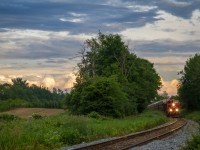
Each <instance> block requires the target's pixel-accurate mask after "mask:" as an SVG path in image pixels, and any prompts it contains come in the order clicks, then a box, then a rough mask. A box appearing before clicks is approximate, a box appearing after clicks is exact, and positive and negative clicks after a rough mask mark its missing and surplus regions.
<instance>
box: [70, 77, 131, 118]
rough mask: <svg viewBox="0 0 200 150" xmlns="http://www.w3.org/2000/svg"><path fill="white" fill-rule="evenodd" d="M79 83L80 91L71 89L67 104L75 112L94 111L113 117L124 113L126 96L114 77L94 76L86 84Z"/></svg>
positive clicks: (126, 103)
mask: <svg viewBox="0 0 200 150" xmlns="http://www.w3.org/2000/svg"><path fill="white" fill-rule="evenodd" d="M79 85H80V86H81V91H79V93H77V91H75V90H74V91H72V93H71V97H70V99H69V100H68V102H69V106H72V107H73V109H74V110H76V111H75V113H77V114H89V113H90V112H93V111H95V112H97V113H99V114H100V115H104V116H113V117H122V116H123V115H124V114H125V109H126V107H127V106H128V101H127V97H126V94H125V93H124V92H123V91H122V90H121V89H120V85H119V83H118V82H116V81H115V79H114V78H105V77H95V78H92V79H91V80H89V81H88V84H83V85H81V84H79ZM77 96H79V97H78V98H77ZM74 102H75V103H74ZM69 108H70V107H69ZM71 110H72V109H71Z"/></svg>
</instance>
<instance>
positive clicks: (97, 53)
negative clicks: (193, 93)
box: [67, 32, 161, 115]
mask: <svg viewBox="0 0 200 150" xmlns="http://www.w3.org/2000/svg"><path fill="white" fill-rule="evenodd" d="M80 54H81V58H82V59H81V62H80V63H78V67H79V70H78V73H77V78H76V84H75V86H74V88H73V89H72V92H71V95H68V98H67V101H68V107H69V109H70V110H71V111H72V112H79V111H78V110H84V108H83V107H86V105H84V103H87V106H88V105H89V104H91V105H92V101H90V102H91V103H88V101H87V99H86V98H84V99H83V98H81V97H82V94H83V93H84V92H83V91H85V90H86V89H87V88H85V87H88V86H89V87H90V85H91V84H92V85H93V87H94V86H97V87H98V84H94V83H93V82H91V81H92V80H93V78H97V77H103V79H104V80H108V79H109V78H110V77H113V76H114V77H115V78H116V82H117V84H119V85H120V88H119V89H120V90H121V92H118V93H121V94H122V95H123V93H125V95H126V97H127V99H128V104H129V105H128V106H127V105H126V106H125V105H124V106H122V107H123V108H125V107H126V109H125V111H123V113H124V114H123V115H131V114H134V113H136V112H142V111H143V110H144V109H145V108H146V106H147V104H148V103H149V102H150V101H151V100H152V99H154V98H155V96H156V95H157V90H158V89H159V88H160V85H161V83H160V77H159V76H158V74H157V73H156V71H155V69H154V67H153V64H152V63H150V62H149V61H147V60H145V59H142V58H139V57H137V56H136V55H135V54H133V53H130V51H129V48H128V46H127V45H126V44H125V43H124V42H123V41H122V39H121V37H120V36H119V35H118V34H109V35H105V34H103V33H101V32H99V34H98V37H97V38H92V39H88V40H86V42H85V43H84V46H83V49H82V50H81V51H80ZM106 78H108V79H106ZM117 84H113V86H116V85H117ZM94 89H96V87H94ZM101 90H102V91H101ZM94 91H95V90H91V92H94ZM100 91H101V92H103V88H100ZM114 91H117V90H114ZM118 91H119V90H118ZM86 93H89V92H88V91H87V92H86ZM118 93H117V92H115V93H114V92H113V93H112V94H111V95H110V97H111V98H112V99H114V96H115V95H118V96H119V94H118ZM84 94H85V93H84ZM85 95H87V94H85ZM90 95H92V94H91V93H90ZM93 95H95V92H94V93H93ZM122 95H121V96H122ZM119 97H120V96H119ZM122 97H123V96H122ZM87 98H89V97H87ZM93 98H94V97H93ZM89 99H91V97H90V98H89ZM97 99H98V101H100V100H99V98H97V97H96V98H94V100H93V101H96V100H97ZM127 99H126V98H125V99H124V100H123V99H120V101H121V103H122V104H123V103H124V104H127V102H126V100H127ZM102 100H103V99H102ZM107 102H108V101H107ZM114 102H117V101H114ZM109 105H115V104H114V103H109ZM88 107H89V106H88ZM108 108H109V109H111V108H114V107H112V106H110V107H108ZM102 109H103V111H104V112H106V111H107V112H111V111H109V110H105V109H104V108H103V107H102ZM103 111H102V112H101V114H102V113H103ZM87 113H89V112H87Z"/></svg>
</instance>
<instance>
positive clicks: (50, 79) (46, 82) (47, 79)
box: [42, 77, 56, 89]
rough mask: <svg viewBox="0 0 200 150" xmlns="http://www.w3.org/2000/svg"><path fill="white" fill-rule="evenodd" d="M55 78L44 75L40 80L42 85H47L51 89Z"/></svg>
mask: <svg viewBox="0 0 200 150" xmlns="http://www.w3.org/2000/svg"><path fill="white" fill-rule="evenodd" d="M55 84H56V82H55V80H54V78H53V77H45V78H44V79H43V81H42V85H43V86H44V87H48V88H49V89H52V88H53V87H55Z"/></svg>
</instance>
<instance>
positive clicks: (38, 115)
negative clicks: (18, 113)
mask: <svg viewBox="0 0 200 150" xmlns="http://www.w3.org/2000/svg"><path fill="white" fill-rule="evenodd" d="M32 118H33V119H42V118H43V117H42V115H40V114H36V113H33V114H32Z"/></svg>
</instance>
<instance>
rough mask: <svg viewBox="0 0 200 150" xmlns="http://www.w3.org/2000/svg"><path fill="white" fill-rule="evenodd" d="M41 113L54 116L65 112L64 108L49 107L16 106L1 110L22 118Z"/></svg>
mask: <svg viewBox="0 0 200 150" xmlns="http://www.w3.org/2000/svg"><path fill="white" fill-rule="evenodd" d="M34 113H36V114H40V115H42V116H54V115H58V114H61V113H64V109H49V108H16V109H13V110H9V111H5V112H1V113H0V114H12V115H16V116H18V117H21V118H28V117H30V116H32V114H34Z"/></svg>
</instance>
